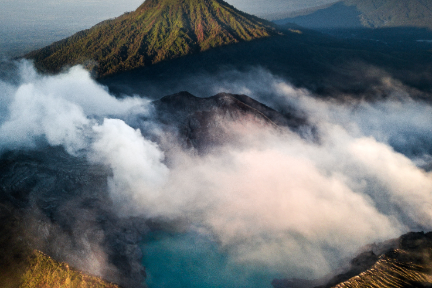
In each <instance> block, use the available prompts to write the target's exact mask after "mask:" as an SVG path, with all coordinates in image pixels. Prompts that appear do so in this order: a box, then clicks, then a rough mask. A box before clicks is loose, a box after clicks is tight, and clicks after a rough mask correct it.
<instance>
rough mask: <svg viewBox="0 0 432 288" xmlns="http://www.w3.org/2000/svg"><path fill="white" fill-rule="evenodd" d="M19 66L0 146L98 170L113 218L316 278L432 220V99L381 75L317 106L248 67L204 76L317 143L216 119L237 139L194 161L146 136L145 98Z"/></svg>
mask: <svg viewBox="0 0 432 288" xmlns="http://www.w3.org/2000/svg"><path fill="white" fill-rule="evenodd" d="M20 69H21V72H20V75H21V79H20V80H19V81H18V82H17V83H18V84H16V83H15V84H14V83H10V82H0V88H1V91H2V92H1V98H0V101H1V104H2V105H1V107H2V108H0V109H1V111H0V112H1V115H0V121H1V122H0V135H1V141H0V152H1V151H7V150H10V149H38V147H39V145H51V146H58V145H61V146H63V147H64V148H65V149H66V151H68V153H70V154H71V155H73V156H76V155H81V156H85V157H87V159H88V161H89V162H91V163H96V164H102V165H105V166H107V167H109V168H110V169H111V171H112V175H111V176H110V177H109V179H108V187H109V190H110V191H109V192H110V195H111V198H112V200H113V202H114V204H115V205H116V207H117V212H118V213H119V215H121V216H123V217H128V216H140V217H145V218H162V219H173V220H175V219H186V220H187V221H189V223H190V224H191V226H193V227H195V228H197V229H198V230H200V231H204V232H205V233H211V234H212V235H215V237H216V239H217V241H218V242H219V243H220V246H221V248H223V249H225V250H226V251H228V252H229V255H231V256H232V257H233V259H235V261H239V262H240V263H255V264H257V265H263V266H265V267H270V268H271V269H273V270H274V271H277V272H280V273H283V274H284V275H286V276H295V277H307V278H311V277H319V276H322V275H324V274H325V273H328V272H330V271H331V269H334V268H335V266H337V265H338V264H340V261H342V260H343V259H346V258H347V257H350V256H352V255H353V254H354V253H355V252H356V251H358V249H360V248H361V247H362V246H363V245H366V244H368V243H372V242H375V241H382V240H386V239H389V238H393V237H397V236H399V235H400V234H402V233H404V232H407V231H410V230H431V228H432V221H431V220H432V212H431V211H432V209H431V206H432V194H431V193H432V174H431V172H428V169H427V167H430V165H431V159H432V156H431V155H432V153H431V151H432V147H431V146H430V144H429V143H432V141H431V140H432V139H431V138H432V107H431V106H430V105H429V104H426V103H420V102H418V101H414V100H412V99H411V98H410V97H409V95H408V94H407V92H405V91H404V90H403V87H401V86H400V85H396V84H397V83H396V84H394V83H393V84H392V83H391V81H392V80H391V79H387V80H388V81H390V82H389V83H390V84H389V85H388V89H390V91H391V90H392V89H393V92H392V93H393V94H391V93H390V95H391V97H388V98H387V99H386V100H382V99H381V100H377V101H376V102H365V101H355V102H353V101H345V102H342V101H331V100H320V99H317V98H315V97H313V95H310V93H309V92H308V91H306V90H302V89H295V88H293V87H292V86H291V85H290V84H289V83H287V82H286V81H284V80H283V79H278V78H277V77H274V76H273V75H271V74H269V73H268V72H266V71H264V70H259V69H258V70H256V71H255V72H252V73H249V74H245V75H244V77H239V78H242V79H243V80H241V81H238V82H236V83H234V84H233V83H232V82H231V83H224V82H218V83H216V84H214V83H213V86H211V87H209V91H215V92H219V91H225V92H233V93H244V94H247V95H249V96H251V97H253V98H255V99H257V100H259V101H261V102H263V103H265V104H267V105H269V106H270V107H274V108H276V109H278V110H280V111H282V112H283V111H286V110H289V111H293V110H295V111H297V113H302V114H304V115H305V116H306V117H307V119H308V121H309V123H310V125H312V126H314V127H316V129H317V133H318V138H317V139H318V140H317V139H314V140H310V139H305V138H307V137H304V135H302V136H300V135H298V134H296V133H294V132H292V131H290V130H288V129H285V130H281V129H273V128H268V127H267V128H264V127H255V126H254V125H253V124H247V123H246V124H244V123H243V124H239V123H233V122H229V121H227V122H224V123H221V124H222V125H224V127H226V133H230V134H235V135H237V136H241V137H236V139H240V140H239V141H236V142H235V143H226V144H224V145H222V146H220V147H216V148H215V149H213V150H212V152H209V153H207V154H205V155H197V154H196V153H194V151H193V150H183V149H181V148H180V146H179V145H176V143H175V142H173V141H172V138H170V137H168V136H166V138H164V137H159V138H158V139H170V141H161V142H160V143H156V142H154V141H150V140H149V139H148V137H147V136H143V135H151V134H155V133H157V134H158V136H161V135H162V134H163V132H161V130H160V129H159V128H158V125H157V123H156V122H154V121H153V120H152V119H151V117H150V116H151V113H150V112H149V111H151V104H150V103H149V102H148V101H146V100H145V99H143V98H137V97H127V98H124V99H116V98H114V97H112V96H111V95H109V94H108V92H107V90H106V89H105V88H104V87H102V86H100V85H98V84H96V83H95V82H94V81H93V80H92V79H91V78H90V76H89V74H88V73H87V72H85V71H84V70H83V69H82V68H80V67H74V68H72V69H71V70H70V71H68V72H66V73H64V74H60V75H57V76H41V75H38V74H37V73H36V72H35V71H34V68H33V67H32V66H31V65H30V64H29V63H27V62H23V63H21V64H20ZM256 75H258V76H259V77H255V76H256ZM387 80H386V81H387ZM264 84H265V85H264ZM262 87H265V88H262ZM392 87H393V88H392ZM378 96H379V95H378ZM140 127H141V129H139V128H140ZM145 130H146V131H145ZM155 139H156V138H155ZM204 232H203V233H204Z"/></svg>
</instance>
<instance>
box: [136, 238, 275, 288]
mask: <svg viewBox="0 0 432 288" xmlns="http://www.w3.org/2000/svg"><path fill="white" fill-rule="evenodd" d="M143 252H144V260H143V264H144V266H145V267H146V273H147V280H146V283H147V285H148V286H149V288H161V287H170V288H183V287H188V288H194V287H197V288H198V287H199V288H213V287H225V288H230V287H232V288H234V287H235V288H238V287H249V288H254V287H257V288H258V287H259V288H265V287H272V286H271V282H272V280H273V279H274V278H278V277H279V278H280V277H281V275H276V273H272V272H271V271H269V270H268V269H265V268H263V267H259V266H256V265H252V264H241V263H236V262H235V261H233V259H231V257H230V256H229V254H228V252H227V251H224V250H222V249H221V248H220V247H219V245H218V243H217V242H216V241H213V240H212V239H211V238H210V237H208V236H203V235H200V234H199V233H197V232H189V233H183V234H169V233H166V232H154V233H151V235H149V236H148V237H147V239H146V240H145V243H144V244H143Z"/></svg>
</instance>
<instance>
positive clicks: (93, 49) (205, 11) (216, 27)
mask: <svg viewBox="0 0 432 288" xmlns="http://www.w3.org/2000/svg"><path fill="white" fill-rule="evenodd" d="M274 34H276V30H275V28H274V27H273V25H272V24H271V23H270V22H267V21H265V20H262V19H259V18H257V17H255V16H252V15H248V14H246V13H243V12H241V11H239V10H237V9H235V8H234V7H233V6H231V5H229V4H228V3H226V2H224V1H223V0H147V1H145V2H144V3H143V4H142V5H141V6H140V7H138V9H137V10H136V11H134V12H131V13H126V14H124V15H122V16H120V17H118V18H116V19H112V20H107V21H104V22H101V23H99V24H97V25H96V26H94V27H92V28H91V29H88V30H84V31H81V32H78V33H77V34H75V35H73V36H71V37H69V38H67V39H64V40H61V41H59V42H56V43H54V44H52V45H50V46H47V47H45V48H42V49H40V50H38V51H34V52H31V53H29V54H28V55H27V56H26V57H27V58H31V59H34V60H35V62H36V64H37V66H38V67H39V68H41V69H43V70H46V71H49V72H57V71H59V70H60V69H61V68H62V67H64V66H71V65H75V64H83V65H85V66H87V67H88V68H94V70H95V71H96V72H97V73H98V75H99V76H106V75H110V74H115V73H117V72H120V71H125V70H132V69H134V68H138V67H142V66H147V65H151V64H153V63H157V62H160V61H163V60H168V59H173V58H177V57H180V56H184V55H187V54H192V53H196V52H200V51H204V50H208V49H210V48H213V47H218V46H222V45H227V44H232V43H237V42H240V41H248V40H253V39H257V38H261V37H267V36H270V35H274Z"/></svg>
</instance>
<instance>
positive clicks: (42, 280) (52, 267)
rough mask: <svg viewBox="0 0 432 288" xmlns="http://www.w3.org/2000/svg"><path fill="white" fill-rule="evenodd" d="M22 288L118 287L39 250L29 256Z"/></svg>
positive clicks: (22, 278) (22, 279) (22, 277)
mask: <svg viewBox="0 0 432 288" xmlns="http://www.w3.org/2000/svg"><path fill="white" fill-rule="evenodd" d="M19 287H20V288H32V287H35V288H36V287H62V288H63V287H64V288H118V287H119V286H117V285H115V284H110V283H107V282H105V281H103V280H102V279H100V278H98V277H94V276H88V275H85V274H83V273H81V272H79V271H77V270H74V269H72V268H71V267H69V265H68V264H66V263H59V262H57V261H55V260H54V259H52V258H51V257H49V256H47V255H45V254H43V253H42V252H39V251H33V253H32V254H31V255H30V256H29V258H28V260H27V262H26V265H25V270H24V274H23V275H22V276H21V284H20V286H19Z"/></svg>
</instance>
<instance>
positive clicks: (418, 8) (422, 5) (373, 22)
mask: <svg viewBox="0 0 432 288" xmlns="http://www.w3.org/2000/svg"><path fill="white" fill-rule="evenodd" d="M344 3H345V4H346V5H350V6H351V5H354V6H356V7H357V9H358V10H359V11H360V12H361V13H362V14H361V15H360V20H361V22H362V24H363V25H364V26H365V27H371V28H379V27H407V26H413V27H427V28H429V29H432V1H430V0H345V1H344Z"/></svg>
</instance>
